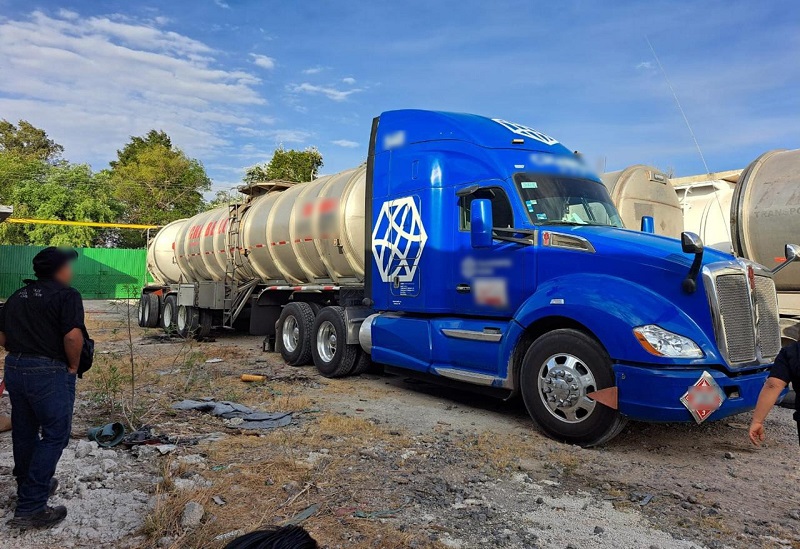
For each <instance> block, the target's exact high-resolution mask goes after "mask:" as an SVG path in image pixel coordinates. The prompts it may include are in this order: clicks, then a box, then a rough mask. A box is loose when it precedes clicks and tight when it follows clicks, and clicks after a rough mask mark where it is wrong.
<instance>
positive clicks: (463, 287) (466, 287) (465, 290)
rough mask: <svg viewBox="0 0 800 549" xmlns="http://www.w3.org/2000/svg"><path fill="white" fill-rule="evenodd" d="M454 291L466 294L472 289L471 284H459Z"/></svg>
mask: <svg viewBox="0 0 800 549" xmlns="http://www.w3.org/2000/svg"><path fill="white" fill-rule="evenodd" d="M456 291H457V292H458V293H460V294H468V293H470V292H471V291H472V286H470V285H469V284H459V285H458V286H456Z"/></svg>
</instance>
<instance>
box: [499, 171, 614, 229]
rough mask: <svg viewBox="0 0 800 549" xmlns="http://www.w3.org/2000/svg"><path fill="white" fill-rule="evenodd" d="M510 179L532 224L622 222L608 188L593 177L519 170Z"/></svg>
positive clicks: (612, 223) (612, 225)
mask: <svg viewBox="0 0 800 549" xmlns="http://www.w3.org/2000/svg"><path fill="white" fill-rule="evenodd" d="M514 183H515V184H516V186H517V190H518V191H519V194H520V196H521V197H522V203H523V205H524V206H525V209H526V210H527V212H528V215H529V216H530V218H531V221H532V222H533V223H534V224H537V225H539V224H561V225H606V226H610V227H622V226H623V225H622V220H621V219H620V217H619V213H618V212H617V209H616V208H615V207H614V204H613V203H612V202H611V197H610V196H609V195H608V191H607V190H606V188H605V187H604V186H603V185H602V184H600V183H597V182H595V181H590V180H587V179H575V178H570V177H558V176H552V175H542V174H536V173H530V172H520V173H516V174H514Z"/></svg>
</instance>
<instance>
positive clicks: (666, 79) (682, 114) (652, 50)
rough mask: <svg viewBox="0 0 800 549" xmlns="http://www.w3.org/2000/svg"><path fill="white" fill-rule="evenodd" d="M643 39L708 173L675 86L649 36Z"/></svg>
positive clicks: (703, 157)
mask: <svg viewBox="0 0 800 549" xmlns="http://www.w3.org/2000/svg"><path fill="white" fill-rule="evenodd" d="M644 39H645V40H647V45H648V46H650V51H651V52H653V58H654V59H655V60H656V64H657V65H658V68H659V70H660V71H661V74H662V75H663V76H664V81H665V82H666V83H667V86H668V87H669V91H670V92H672V97H673V98H674V99H675V104H676V105H678V110H679V111H681V116H683V121H684V122H686V127H687V128H689V134H690V135H691V136H692V141H694V146H695V147H697V152H698V153H699V154H700V160H702V161H703V166H704V167H705V169H706V173H707V174H710V173H711V170H709V169H708V164H706V157H705V156H703V151H702V150H701V149H700V143H698V142H697V137H695V135H694V130H692V125H691V124H689V118H687V116H686V113H685V112H684V110H683V106H681V102H680V100H679V99H678V94H677V93H675V88H673V87H672V82H670V81H669V77H668V76H667V71H665V70H664V66H663V65H662V64H661V60H660V59H659V58H658V55H657V54H656V49H655V48H654V47H653V44H652V43H651V42H650V38H649V37H648V36H647V35H646V34H645V35H644Z"/></svg>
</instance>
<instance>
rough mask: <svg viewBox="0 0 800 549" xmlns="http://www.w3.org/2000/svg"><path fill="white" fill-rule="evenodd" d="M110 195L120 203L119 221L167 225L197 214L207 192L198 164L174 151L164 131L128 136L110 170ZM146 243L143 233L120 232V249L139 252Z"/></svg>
mask: <svg viewBox="0 0 800 549" xmlns="http://www.w3.org/2000/svg"><path fill="white" fill-rule="evenodd" d="M109 176H110V179H111V186H112V189H113V196H114V198H115V199H116V200H118V201H119V202H120V204H121V205H122V215H121V221H122V222H124V223H141V224H146V225H166V224H167V223H169V222H171V221H174V220H176V219H180V218H183V217H189V216H192V215H195V214H196V213H199V212H201V211H202V210H203V209H204V207H205V201H204V200H203V192H204V191H207V190H208V189H209V188H211V180H210V179H209V178H208V176H207V175H206V171H205V168H203V165H202V164H201V163H200V161H198V160H195V159H193V158H189V157H187V156H186V154H185V153H184V152H183V151H181V150H180V149H177V148H175V147H174V146H173V145H172V142H171V140H170V138H169V136H167V134H165V133H164V132H158V131H155V130H152V131H150V132H149V133H148V134H147V135H146V136H144V137H132V138H131V140H130V142H128V144H127V145H125V147H124V148H123V149H122V150H120V151H117V160H115V161H113V162H111V170H110V171H109ZM145 243H146V233H145V231H130V230H126V231H122V232H121V233H120V245H121V246H122V247H126V248H137V247H141V246H144V245H145Z"/></svg>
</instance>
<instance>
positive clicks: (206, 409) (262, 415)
mask: <svg viewBox="0 0 800 549" xmlns="http://www.w3.org/2000/svg"><path fill="white" fill-rule="evenodd" d="M172 409H173V410H196V411H198V412H203V413H206V414H211V415H212V416H216V417H220V418H222V419H234V418H235V419H237V420H239V419H240V420H241V421H236V422H230V423H227V422H226V426H227V427H229V428H235V429H274V428H276V427H285V426H287V425H289V424H290V423H291V422H292V413H291V412H260V411H258V410H253V409H252V408H249V407H247V406H245V405H243V404H238V403H236V402H230V401H227V400H224V401H221V402H217V401H215V400H188V399H187V400H182V401H180V402H176V403H175V404H173V405H172Z"/></svg>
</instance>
